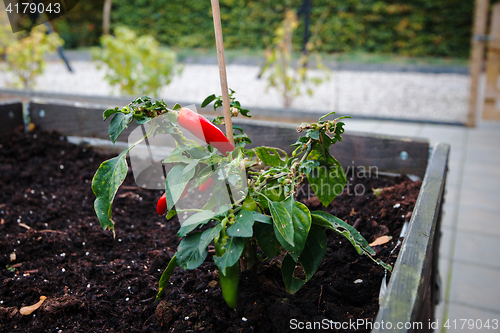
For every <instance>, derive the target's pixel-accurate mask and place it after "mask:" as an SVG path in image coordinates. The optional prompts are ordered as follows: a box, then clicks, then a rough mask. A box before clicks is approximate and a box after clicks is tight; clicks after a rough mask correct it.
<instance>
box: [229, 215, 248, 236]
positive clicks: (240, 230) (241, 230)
mask: <svg viewBox="0 0 500 333" xmlns="http://www.w3.org/2000/svg"><path fill="white" fill-rule="evenodd" d="M253 224H254V219H253V215H252V213H250V212H249V211H247V210H243V209H242V210H240V211H239V212H238V213H237V214H236V216H235V222H234V224H233V225H232V226H230V227H229V228H227V230H226V233H227V235H228V236H231V237H252V236H253Z"/></svg>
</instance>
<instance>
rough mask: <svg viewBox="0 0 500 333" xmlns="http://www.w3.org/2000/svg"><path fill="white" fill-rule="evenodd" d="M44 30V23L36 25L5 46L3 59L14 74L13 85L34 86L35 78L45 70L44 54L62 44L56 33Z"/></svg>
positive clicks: (26, 87) (30, 87) (28, 87)
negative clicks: (24, 35) (27, 33)
mask: <svg viewBox="0 0 500 333" xmlns="http://www.w3.org/2000/svg"><path fill="white" fill-rule="evenodd" d="M46 31H47V28H46V27H45V26H44V25H40V26H37V27H35V28H33V29H32V30H31V33H30V34H29V35H27V36H26V37H24V38H21V39H14V40H11V41H10V43H9V44H8V45H7V47H6V48H5V60H6V61H7V65H8V69H9V70H10V71H11V72H12V73H13V74H14V82H13V84H14V85H15V86H17V87H22V88H24V89H32V88H34V87H35V84H36V78H37V77H38V76H39V75H42V74H43V72H44V70H45V66H46V61H45V56H46V54H47V53H50V52H54V51H55V50H56V49H57V48H58V47H59V46H61V45H63V43H64V42H63V40H62V39H61V38H59V36H58V35H57V33H51V34H49V35H48V34H46ZM7 35H8V33H7Z"/></svg>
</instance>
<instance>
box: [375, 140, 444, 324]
mask: <svg viewBox="0 0 500 333" xmlns="http://www.w3.org/2000/svg"><path fill="white" fill-rule="evenodd" d="M449 151H450V146H449V145H447V144H442V143H440V144H438V145H437V146H436V147H435V148H434V149H433V152H432V156H431V158H430V161H429V166H428V167H427V172H426V174H425V178H424V180H423V182H422V187H421V189H420V194H419V196H418V199H417V203H416V205H415V208H414V210H413V215H412V218H411V220H410V226H409V229H408V232H407V235H406V237H405V239H404V241H403V245H402V247H401V251H400V252H399V255H398V259H397V260H396V264H395V266H394V271H393V273H392V276H391V280H390V282H389V286H388V289H387V293H386V295H387V297H385V298H384V299H383V300H382V304H381V306H380V309H379V313H378V315H377V318H376V319H375V321H376V322H377V323H381V322H382V321H383V322H385V323H389V322H390V323H392V324H394V326H395V325H396V323H398V322H402V323H416V322H418V321H419V320H423V317H429V318H433V315H432V314H429V313H427V314H426V313H425V307H426V306H431V307H432V308H433V305H434V304H433V303H431V304H429V303H426V302H428V300H427V299H429V298H430V299H431V300H435V299H436V295H433V293H435V291H436V289H435V288H434V285H433V283H434V282H435V280H436V278H435V272H436V263H437V259H438V258H437V256H438V253H439V249H438V248H436V245H439V243H437V244H435V243H436V237H438V236H439V234H440V229H439V228H440V215H441V207H442V202H443V195H444V187H445V181H446V174H447V165H448V155H449ZM422 325H423V326H422V328H423V329H426V330H427V331H429V329H428V327H426V326H427V325H428V321H423V322H422ZM386 331H387V330H383V329H381V328H379V329H374V330H373V331H372V332H374V333H379V332H386ZM390 331H391V332H414V331H419V332H420V331H422V330H419V329H417V328H416V327H414V326H413V327H411V328H404V327H402V328H397V327H393V328H392V329H391V330H390Z"/></svg>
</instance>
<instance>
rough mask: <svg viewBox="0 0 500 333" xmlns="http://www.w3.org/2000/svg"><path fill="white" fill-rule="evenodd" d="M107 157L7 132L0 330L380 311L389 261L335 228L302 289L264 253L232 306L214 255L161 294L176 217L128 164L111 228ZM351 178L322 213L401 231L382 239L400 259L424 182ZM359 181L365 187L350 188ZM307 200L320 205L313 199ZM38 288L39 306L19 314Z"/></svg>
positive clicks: (245, 275) (359, 315)
mask: <svg viewBox="0 0 500 333" xmlns="http://www.w3.org/2000/svg"><path fill="white" fill-rule="evenodd" d="M109 157H110V156H105V155H102V154H99V153H97V152H95V151H93V150H92V149H89V148H83V147H78V146H74V145H71V144H70V143H68V142H67V141H65V139H64V138H61V137H60V136H59V134H57V133H46V132H41V131H38V130H36V131H34V132H32V133H29V134H24V133H23V132H21V131H18V132H16V133H15V134H12V135H9V136H5V137H3V138H1V139H0V186H1V189H2V191H1V192H0V331H1V332H28V331H29V332H104V331H107V332H157V331H179V332H188V331H205V332H286V331H290V320H291V319H292V318H294V319H297V321H309V322H313V321H314V322H321V321H322V320H324V319H327V320H332V321H334V322H345V321H349V320H357V319H367V320H373V319H374V318H375V316H376V313H377V311H378V294H379V289H380V284H381V280H382V277H383V276H384V270H383V269H382V268H381V267H379V266H377V265H376V264H374V263H373V262H372V261H371V260H370V259H369V258H367V257H364V256H359V255H358V254H357V253H356V252H355V250H354V248H353V247H352V246H351V245H350V244H349V243H348V242H347V241H346V240H345V239H343V238H341V237H339V236H337V235H336V234H334V233H332V232H330V231H327V235H328V249H327V253H326V256H325V259H324V261H323V263H322V265H321V266H320V268H319V269H318V272H317V273H316V275H315V276H314V277H313V279H312V280H310V281H309V282H308V283H307V284H306V285H305V286H304V287H303V288H302V289H301V290H300V291H298V292H297V293H296V294H295V295H290V294H288V293H286V292H285V288H284V285H283V282H282V278H281V272H280V269H279V266H278V265H279V262H265V263H264V264H263V265H262V266H261V267H260V269H259V274H258V275H257V276H255V275H253V273H251V272H249V271H244V272H242V273H241V283H240V295H239V299H238V307H237V309H236V310H235V311H234V310H230V309H229V308H228V307H227V306H226V304H225V303H224V301H223V299H222V295H221V290H220V285H219V284H218V278H217V268H216V266H215V264H214V263H213V262H212V260H211V258H210V257H209V258H208V261H207V263H205V264H203V265H202V266H200V268H199V269H196V270H193V271H183V270H181V269H179V268H177V269H176V270H175V272H174V274H173V276H172V277H171V279H170V282H171V284H170V287H169V288H168V289H167V290H166V291H165V294H164V296H163V297H162V301H161V302H159V303H156V304H155V303H153V302H154V299H155V295H156V293H157V291H158V287H157V284H158V280H159V278H160V275H161V272H162V271H163V269H164V268H165V267H166V265H167V263H168V261H169V260H170V257H171V256H172V255H173V254H174V253H175V249H176V247H177V244H178V243H179V239H178V238H177V236H176V232H177V229H178V223H177V222H173V221H166V220H165V219H164V218H163V217H160V216H158V215H157V214H156V210H155V205H156V200H157V199H158V197H159V196H160V195H161V191H153V190H144V189H141V188H138V187H136V186H135V183H134V181H133V177H132V175H131V173H129V176H128V177H127V179H126V181H125V184H124V185H125V186H123V187H122V188H121V189H120V190H119V192H118V194H117V197H116V200H115V203H114V209H113V211H114V212H113V214H114V219H115V221H116V223H117V225H116V238H113V235H112V233H111V232H109V231H103V230H102V229H101V227H100V226H99V222H98V220H97V218H96V217H95V214H94V209H93V201H94V195H93V193H92V190H91V188H90V183H91V180H92V177H93V175H94V173H95V171H96V170H97V168H98V167H99V164H100V163H101V162H102V161H103V160H105V159H107V158H109ZM351 171H352V170H351ZM348 179H349V186H348V189H349V191H345V192H344V193H343V194H342V195H340V196H339V197H337V198H336V199H335V201H334V202H333V203H332V204H331V205H330V206H329V207H328V208H326V209H324V210H325V211H328V212H330V213H332V214H335V215H336V216H338V217H340V218H342V219H344V220H345V221H347V222H349V223H350V224H353V225H355V227H356V228H357V229H358V230H359V231H360V232H361V233H362V234H363V236H365V238H366V239H367V240H368V241H369V242H371V241H373V240H374V239H376V238H377V237H379V236H382V235H391V236H393V239H392V240H391V241H390V242H389V243H387V244H385V245H382V246H375V250H376V252H377V253H378V258H380V259H382V260H384V261H385V262H387V263H390V264H393V263H394V261H395V259H396V257H395V255H396V253H397V251H395V252H394V254H392V255H391V253H390V252H391V250H392V249H394V247H395V246H396V243H397V240H398V237H399V234H400V231H401V228H402V226H403V224H404V222H405V221H409V218H410V216H411V211H412V210H413V207H414V205H415V201H416V198H417V195H418V191H419V188H420V182H413V181H411V180H409V179H408V178H407V177H399V178H393V179H389V178H376V177H375V178H366V177H364V175H362V174H361V175H352V174H350V175H348ZM357 184H362V185H358V186H357V187H356V189H357V193H358V194H360V192H361V189H362V188H364V189H365V191H364V194H362V195H353V193H354V189H355V186H356V185H357ZM380 187H389V188H388V189H386V190H384V191H383V192H382V194H381V195H380V197H379V198H376V197H375V195H374V194H373V192H372V190H371V189H372V188H380ZM303 189H304V190H305V191H304V192H306V193H307V189H308V186H307V185H304V187H303ZM349 193H350V194H349ZM299 200H301V201H302V202H304V203H306V204H307V205H308V206H309V207H310V208H311V209H312V210H315V209H322V207H320V204H319V201H318V199H317V198H316V197H314V196H313V197H308V196H307V195H304V194H301V195H299ZM209 256H210V255H209ZM42 295H43V296H46V297H47V300H46V301H45V303H44V304H43V305H42V307H41V308H39V309H38V310H36V311H35V312H33V313H32V314H30V315H25V316H23V315H21V314H20V313H19V309H20V308H21V307H23V306H27V305H32V304H35V303H36V302H38V301H39V299H40V296H42Z"/></svg>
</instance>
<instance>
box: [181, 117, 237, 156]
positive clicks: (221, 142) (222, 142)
mask: <svg viewBox="0 0 500 333" xmlns="http://www.w3.org/2000/svg"><path fill="white" fill-rule="evenodd" d="M177 121H178V122H179V125H181V126H182V127H184V128H185V129H187V130H188V131H189V132H191V133H192V134H193V135H195V136H196V137H197V138H198V139H200V140H203V141H205V142H206V143H208V144H209V145H211V146H212V147H214V148H217V149H218V150H219V151H220V152H221V153H223V154H225V155H227V153H229V152H231V151H233V150H234V146H233V145H232V144H231V142H230V141H229V139H228V138H227V137H226V136H225V135H224V132H222V131H221V130H220V129H219V128H218V127H217V126H215V125H214V124H212V123H211V122H210V121H208V120H207V119H206V118H205V117H203V116H202V115H199V114H197V113H195V112H193V111H192V110H191V109H188V108H181V111H180V112H179V118H178V119H177Z"/></svg>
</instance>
